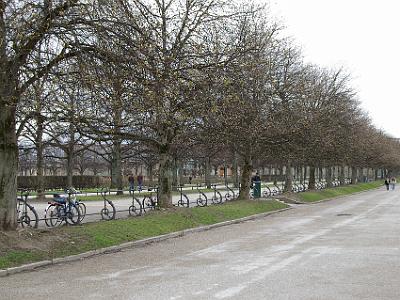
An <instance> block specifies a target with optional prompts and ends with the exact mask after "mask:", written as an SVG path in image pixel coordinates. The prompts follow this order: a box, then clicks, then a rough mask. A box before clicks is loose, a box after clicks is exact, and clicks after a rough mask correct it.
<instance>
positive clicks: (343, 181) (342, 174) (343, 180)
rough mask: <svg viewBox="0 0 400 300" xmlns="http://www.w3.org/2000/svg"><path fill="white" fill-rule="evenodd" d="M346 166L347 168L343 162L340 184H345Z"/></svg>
mask: <svg viewBox="0 0 400 300" xmlns="http://www.w3.org/2000/svg"><path fill="white" fill-rule="evenodd" d="M344 168H345V165H344V164H342V165H341V166H340V175H339V181H340V185H345V176H344Z"/></svg>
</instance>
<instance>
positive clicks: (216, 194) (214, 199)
mask: <svg viewBox="0 0 400 300" xmlns="http://www.w3.org/2000/svg"><path fill="white" fill-rule="evenodd" d="M211 187H212V189H213V190H214V195H213V196H212V197H211V201H212V203H214V204H220V203H222V195H221V193H220V192H219V191H217V185H216V184H213V185H211Z"/></svg>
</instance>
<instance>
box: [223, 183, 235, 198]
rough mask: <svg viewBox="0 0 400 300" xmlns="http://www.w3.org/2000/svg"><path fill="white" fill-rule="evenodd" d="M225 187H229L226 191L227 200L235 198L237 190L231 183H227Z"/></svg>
mask: <svg viewBox="0 0 400 300" xmlns="http://www.w3.org/2000/svg"><path fill="white" fill-rule="evenodd" d="M225 187H226V188H227V192H226V193H225V200H226V201H231V200H234V199H235V198H236V194H235V191H234V190H233V189H232V188H230V187H229V185H225Z"/></svg>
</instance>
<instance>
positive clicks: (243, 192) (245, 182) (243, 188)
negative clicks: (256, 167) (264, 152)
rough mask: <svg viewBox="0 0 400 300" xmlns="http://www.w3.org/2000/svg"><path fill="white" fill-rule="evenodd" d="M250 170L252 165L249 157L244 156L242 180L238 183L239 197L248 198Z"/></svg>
mask: <svg viewBox="0 0 400 300" xmlns="http://www.w3.org/2000/svg"><path fill="white" fill-rule="evenodd" d="M252 171H253V167H252V165H251V157H250V156H245V157H244V164H243V168H242V180H241V185H240V193H239V199H243V200H248V199H249V198H250V181H251V172H252Z"/></svg>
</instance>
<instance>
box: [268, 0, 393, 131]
mask: <svg viewBox="0 0 400 300" xmlns="http://www.w3.org/2000/svg"><path fill="white" fill-rule="evenodd" d="M260 1H263V0H260ZM399 2H400V1H396V0H381V1H371V0H364V1H362V0H335V1H332V0H301V1H296V0H271V1H270V2H266V3H269V5H270V7H271V11H272V13H273V15H274V16H275V17H277V18H278V19H279V20H282V22H283V23H284V24H285V25H286V29H285V32H286V33H287V34H288V35H290V36H293V37H294V38H295V40H296V43H297V44H299V45H300V46H301V47H302V49H303V54H304V55H305V59H306V61H307V62H313V63H316V64H318V65H321V66H327V67H340V66H344V67H345V69H346V70H348V71H349V72H350V73H351V74H352V77H353V87H355V88H356V90H357V91H358V95H359V98H360V100H361V104H362V107H363V108H364V110H366V111H367V112H368V114H369V116H370V117H371V119H372V120H373V123H374V124H375V125H376V126H377V127H378V128H381V129H384V130H385V131H386V132H387V133H389V134H390V135H392V136H395V137H399V138H400V102H399V101H398V98H399V94H400V92H399V88H400V74H399V73H398V72H400V58H399V57H400V41H399V40H400V3H399Z"/></svg>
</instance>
